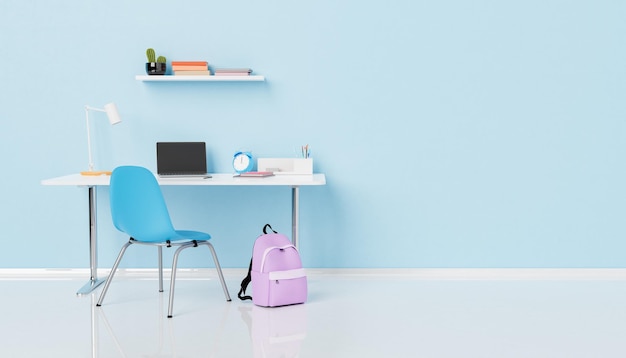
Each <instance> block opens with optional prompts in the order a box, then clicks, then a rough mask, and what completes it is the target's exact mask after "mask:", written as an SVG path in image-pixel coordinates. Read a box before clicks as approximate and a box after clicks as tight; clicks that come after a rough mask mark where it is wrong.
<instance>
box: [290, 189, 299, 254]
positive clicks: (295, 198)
mask: <svg viewBox="0 0 626 358" xmlns="http://www.w3.org/2000/svg"><path fill="white" fill-rule="evenodd" d="M299 205H300V192H299V188H298V187H297V186H292V187H291V243H292V244H293V246H295V247H296V249H297V248H298V219H299V215H300V213H299V210H300V209H299Z"/></svg>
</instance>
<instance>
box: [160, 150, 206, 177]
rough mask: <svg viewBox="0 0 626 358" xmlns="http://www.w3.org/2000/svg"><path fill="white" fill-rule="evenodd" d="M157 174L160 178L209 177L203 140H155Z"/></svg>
mask: <svg viewBox="0 0 626 358" xmlns="http://www.w3.org/2000/svg"><path fill="white" fill-rule="evenodd" d="M156 150H157V174H158V175H159V177H161V178H190V177H203V178H207V177H208V178H210V177H211V176H210V175H209V173H207V162H206V143H205V142H157V144H156Z"/></svg>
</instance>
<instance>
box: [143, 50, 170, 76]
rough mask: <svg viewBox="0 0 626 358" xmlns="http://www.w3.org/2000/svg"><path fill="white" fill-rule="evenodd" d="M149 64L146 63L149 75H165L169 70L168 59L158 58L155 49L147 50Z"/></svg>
mask: <svg viewBox="0 0 626 358" xmlns="http://www.w3.org/2000/svg"><path fill="white" fill-rule="evenodd" d="M146 56H147V57H148V62H146V73H147V74H149V75H164V74H165V71H166V70H167V64H166V63H167V59H166V58H165V57H164V56H159V57H156V53H155V52H154V49H152V48H149V49H147V50H146Z"/></svg>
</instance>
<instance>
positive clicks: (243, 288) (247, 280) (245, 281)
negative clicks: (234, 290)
mask: <svg viewBox="0 0 626 358" xmlns="http://www.w3.org/2000/svg"><path fill="white" fill-rule="evenodd" d="M251 272H252V259H250V267H249V268H248V275H247V276H246V278H244V279H243V281H241V289H240V290H239V293H238V294H237V297H239V299H240V300H242V301H245V300H251V299H252V296H244V295H245V294H246V289H247V288H248V285H249V284H250V281H252V274H251Z"/></svg>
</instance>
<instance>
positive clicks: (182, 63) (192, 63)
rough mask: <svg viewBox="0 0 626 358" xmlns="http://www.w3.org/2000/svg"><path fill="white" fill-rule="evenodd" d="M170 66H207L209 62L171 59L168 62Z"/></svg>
mask: <svg viewBox="0 0 626 358" xmlns="http://www.w3.org/2000/svg"><path fill="white" fill-rule="evenodd" d="M170 64H171V65H172V66H204V67H206V66H208V65H209V63H208V62H207V61H172V62H171V63H170Z"/></svg>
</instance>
